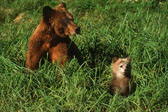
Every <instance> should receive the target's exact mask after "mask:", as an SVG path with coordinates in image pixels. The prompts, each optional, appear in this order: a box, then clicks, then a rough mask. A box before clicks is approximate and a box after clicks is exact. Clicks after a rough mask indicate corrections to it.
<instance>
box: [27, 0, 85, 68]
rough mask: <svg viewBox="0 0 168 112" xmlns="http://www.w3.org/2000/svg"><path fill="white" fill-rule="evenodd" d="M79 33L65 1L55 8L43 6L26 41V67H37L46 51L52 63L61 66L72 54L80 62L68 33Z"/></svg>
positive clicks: (77, 50) (75, 47)
mask: <svg viewBox="0 0 168 112" xmlns="http://www.w3.org/2000/svg"><path fill="white" fill-rule="evenodd" d="M79 33H80V27H78V26H77V25H76V24H75V23H74V19H73V17H72V15H71V14H70V13H69V12H68V11H67V9H66V4H65V3H61V4H59V5H58V6H57V7H56V8H55V9H52V8H51V7H49V6H45V7H44V8H43V14H42V19H41V21H40V24H39V25H38V26H37V28H36V30H35V31H34V33H33V35H32V36H31V38H30V40H29V43H28V50H27V56H26V68H28V69H31V70H35V69H37V68H38V64H39V61H40V59H41V58H42V57H44V56H45V55H46V54H47V53H48V54H49V58H50V60H51V62H52V63H54V62H58V63H59V64H60V65H61V66H62V65H64V63H65V62H66V61H67V59H71V58H73V56H75V57H76V58H77V59H78V62H79V63H80V64H82V59H81V53H80V51H79V49H78V47H77V46H76V44H75V43H74V42H73V41H72V40H71V39H70V38H69V36H70V35H74V34H79Z"/></svg>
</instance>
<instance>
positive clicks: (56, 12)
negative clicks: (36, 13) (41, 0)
mask: <svg viewBox="0 0 168 112" xmlns="http://www.w3.org/2000/svg"><path fill="white" fill-rule="evenodd" d="M43 20H44V22H45V23H47V24H48V25H49V26H50V27H52V28H53V29H54V31H55V33H56V35H58V36H60V37H63V38H64V37H68V36H69V35H74V34H79V33H80V27H79V26H77V25H76V24H75V23H74V18H73V16H72V15H71V14H70V13H69V12H68V11H67V9H66V4H65V3H61V4H59V5H58V6H57V7H56V8H55V9H52V8H51V7H49V6H45V7H44V8H43Z"/></svg>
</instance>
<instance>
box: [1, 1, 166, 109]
mask: <svg viewBox="0 0 168 112" xmlns="http://www.w3.org/2000/svg"><path fill="white" fill-rule="evenodd" d="M64 2H65V3H66V4H67V9H68V11H69V12H71V13H72V14H73V16H74V18H75V22H76V23H77V24H78V25H79V26H80V28H81V34H80V35H77V36H71V37H70V38H71V39H72V40H73V41H74V42H75V43H76V44H77V46H78V48H79V49H80V51H81V53H82V58H83V59H84V63H83V64H82V66H81V65H79V64H78V62H77V60H76V59H75V58H74V59H72V60H71V61H69V62H67V63H66V65H65V67H64V68H60V67H59V65H58V64H57V63H55V64H51V63H50V62H49V61H48V60H47V59H45V62H44V64H39V69H38V70H37V71H34V72H33V71H32V72H31V73H30V74H29V75H27V74H25V70H26V68H25V67H24V66H25V61H26V52H27V45H28V41H29V38H30V37H31V35H32V33H33V31H34V30H35V29H36V27H37V25H38V24H39V22H40V19H41V16H42V8H43V7H44V6H46V5H49V6H51V7H52V8H54V7H56V6H57V5H58V4H59V3H60V2H59V1H57V0H1V1H0V4H1V6H0V112H57V111H58V112H60V111H61V112H64V111H66V112H69V111H71V112H73V111H75V112H143V111H145V112H168V33H167V32H168V1H165V2H156V1H154V0H149V1H148V0H139V1H138V2H134V1H128V0H123V1H122V0H64ZM114 56H118V57H127V56H130V57H131V59H132V76H133V80H134V82H135V83H136V85H137V87H136V91H135V92H134V93H133V94H131V95H129V96H128V97H123V96H120V95H119V94H116V95H114V96H112V95H111V94H110V93H109V92H108V89H109V83H110V80H111V78H112V76H113V75H112V73H111V62H112V58H113V57H114ZM58 69H59V70H61V74H62V77H61V78H60V77H59V76H58ZM86 82H87V83H86Z"/></svg>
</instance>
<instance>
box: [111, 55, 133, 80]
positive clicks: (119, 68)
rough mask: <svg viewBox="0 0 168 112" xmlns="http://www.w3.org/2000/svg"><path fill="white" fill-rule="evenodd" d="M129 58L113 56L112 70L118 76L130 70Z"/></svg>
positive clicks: (127, 73) (128, 72)
mask: <svg viewBox="0 0 168 112" xmlns="http://www.w3.org/2000/svg"><path fill="white" fill-rule="evenodd" d="M130 63H131V58H130V57H127V58H117V57H114V58H113V61H112V72H113V73H114V74H116V75H118V76H119V77H122V76H123V75H128V76H129V75H130V72H131V65H130Z"/></svg>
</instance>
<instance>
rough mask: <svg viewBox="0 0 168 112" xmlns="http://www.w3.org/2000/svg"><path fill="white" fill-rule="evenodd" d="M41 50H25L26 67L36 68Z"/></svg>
mask: <svg viewBox="0 0 168 112" xmlns="http://www.w3.org/2000/svg"><path fill="white" fill-rule="evenodd" d="M42 54H43V53H41V52H32V51H28V52H27V59H26V68H28V69H30V70H36V69H37V68H38V64H39V61H40V58H41V57H42Z"/></svg>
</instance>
